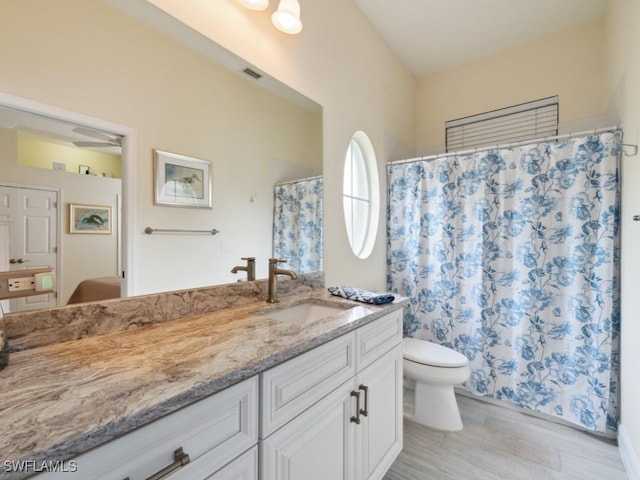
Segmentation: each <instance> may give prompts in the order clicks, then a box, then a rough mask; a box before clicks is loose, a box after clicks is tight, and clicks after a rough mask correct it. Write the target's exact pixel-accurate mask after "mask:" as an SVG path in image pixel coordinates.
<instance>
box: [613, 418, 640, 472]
mask: <svg viewBox="0 0 640 480" xmlns="http://www.w3.org/2000/svg"><path fill="white" fill-rule="evenodd" d="M618 451H619V452H620V457H621V458H622V464H623V465H624V468H625V470H626V471H627V476H628V477H629V480H640V461H638V457H637V455H636V452H635V451H634V450H633V446H632V445H631V441H630V440H629V435H627V430H626V428H624V425H622V424H621V425H620V426H619V428H618Z"/></svg>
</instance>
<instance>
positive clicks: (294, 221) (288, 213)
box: [273, 177, 323, 273]
mask: <svg viewBox="0 0 640 480" xmlns="http://www.w3.org/2000/svg"><path fill="white" fill-rule="evenodd" d="M273 198H274V202H273V256H274V257H277V258H284V259H286V260H287V266H288V268H291V269H293V270H294V271H295V272H296V273H307V272H318V271H321V270H322V199H323V180H322V177H312V178H307V179H302V180H297V181H294V182H288V183H283V184H279V185H276V186H275V187H274V191H273Z"/></svg>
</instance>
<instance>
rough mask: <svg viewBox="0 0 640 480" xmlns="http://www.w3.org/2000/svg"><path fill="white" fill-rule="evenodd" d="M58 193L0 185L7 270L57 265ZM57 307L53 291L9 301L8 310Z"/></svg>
mask: <svg viewBox="0 0 640 480" xmlns="http://www.w3.org/2000/svg"><path fill="white" fill-rule="evenodd" d="M57 208H58V193H57V192H55V191H51V190H39V189H34V188H22V187H8V186H2V185H0V217H8V218H9V219H10V220H11V221H12V222H11V223H10V227H9V232H10V235H9V257H10V258H9V263H10V265H9V270H25V269H27V268H53V269H55V268H56V264H57V255H58V254H57V251H58V245H57V238H58V211H57ZM55 306H56V297H55V294H52V293H50V294H47V295H34V296H31V297H24V298H17V299H15V300H11V302H10V307H9V308H10V310H11V311H12V312H22V311H25V310H34V309H37V308H50V307H55Z"/></svg>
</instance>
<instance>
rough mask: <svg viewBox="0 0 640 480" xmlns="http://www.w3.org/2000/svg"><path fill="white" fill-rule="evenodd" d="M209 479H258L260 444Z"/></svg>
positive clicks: (208, 478)
mask: <svg viewBox="0 0 640 480" xmlns="http://www.w3.org/2000/svg"><path fill="white" fill-rule="evenodd" d="M192 478H202V477H192ZM172 480H173V479H172ZM207 480H258V446H257V445H256V446H255V447H253V448H252V449H251V450H249V451H248V452H245V453H243V454H242V455H240V456H239V457H238V458H236V459H235V460H234V461H233V462H231V463H230V464H228V465H226V466H225V467H224V468H223V469H222V470H220V471H218V472H216V473H215V474H213V475H212V476H211V477H207Z"/></svg>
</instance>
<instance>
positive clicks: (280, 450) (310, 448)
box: [260, 381, 355, 480]
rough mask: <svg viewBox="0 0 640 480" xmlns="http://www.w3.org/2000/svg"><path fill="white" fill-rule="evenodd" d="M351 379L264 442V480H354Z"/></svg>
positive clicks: (262, 465)
mask: <svg viewBox="0 0 640 480" xmlns="http://www.w3.org/2000/svg"><path fill="white" fill-rule="evenodd" d="M352 388H353V381H349V382H347V383H345V384H343V385H342V386H340V387H339V388H337V389H336V390H334V391H333V392H332V393H330V394H329V395H327V396H326V397H324V398H323V399H322V400H320V401H319V402H318V403H316V404H315V405H314V406H312V407H311V408H309V409H308V410H306V411H305V412H303V413H302V414H300V415H299V416H298V417H296V418H295V419H294V420H291V421H290V422H289V423H287V424H286V425H285V426H284V427H282V428H281V429H280V430H278V431H276V432H275V433H273V434H272V435H270V436H269V437H267V438H266V439H265V440H262V441H261V442H260V464H261V469H260V479H261V480H353V479H354V461H355V451H354V443H355V423H351V421H350V420H351V417H352V416H353V415H354V414H355V401H354V399H353V397H351V396H350V392H351V390H352Z"/></svg>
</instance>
